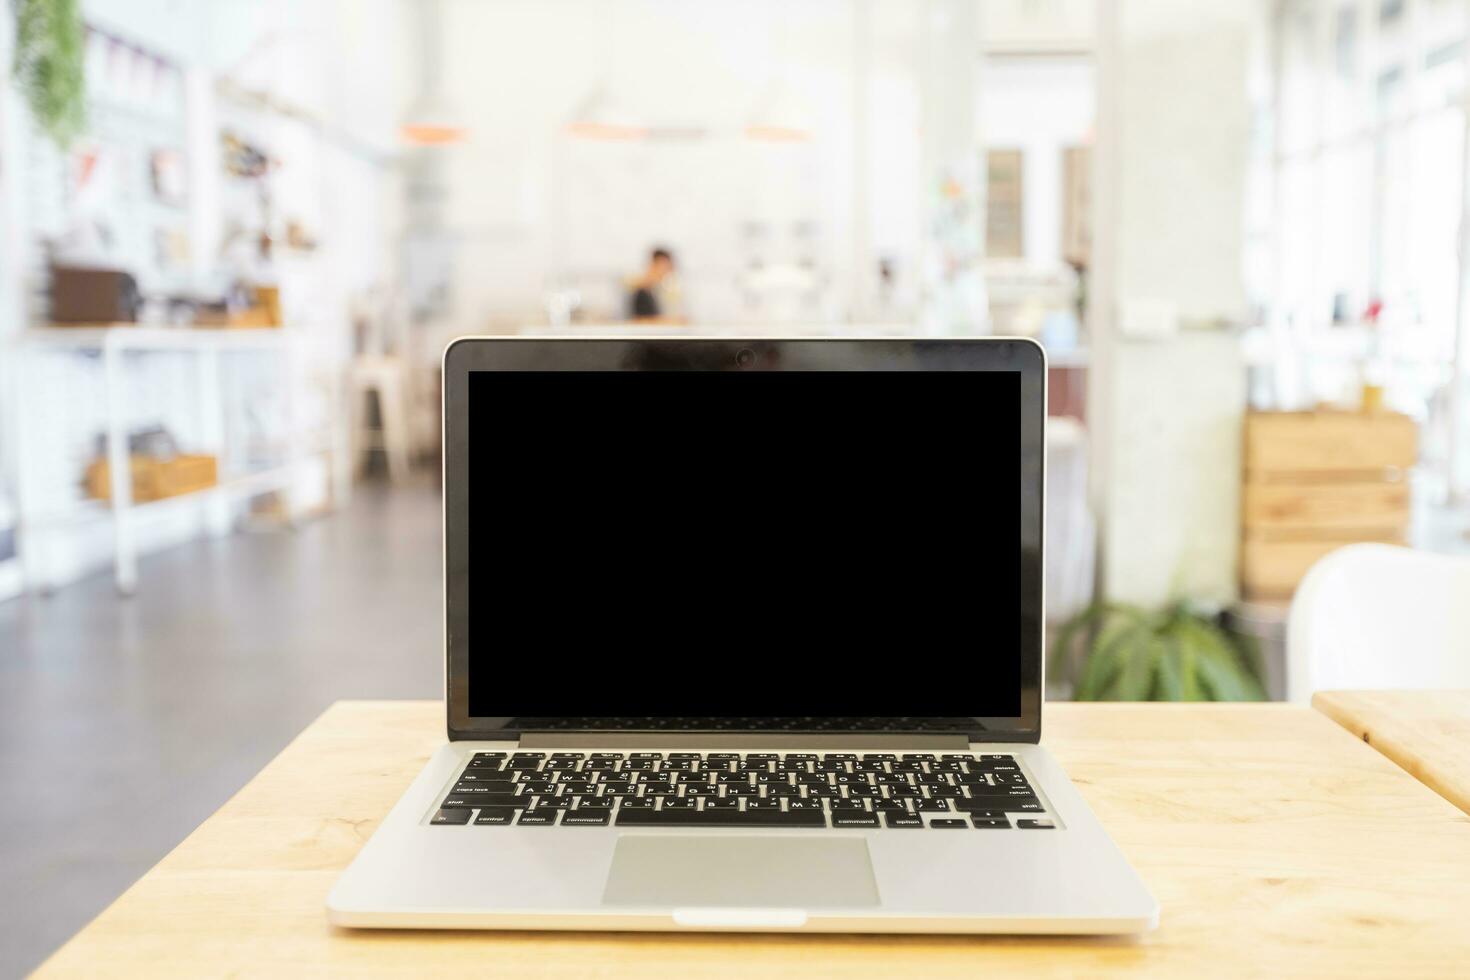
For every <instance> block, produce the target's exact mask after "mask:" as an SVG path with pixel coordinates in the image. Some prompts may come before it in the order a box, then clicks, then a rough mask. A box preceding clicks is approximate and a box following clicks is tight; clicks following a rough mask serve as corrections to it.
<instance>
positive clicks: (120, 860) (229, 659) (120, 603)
mask: <svg viewBox="0 0 1470 980" xmlns="http://www.w3.org/2000/svg"><path fill="white" fill-rule="evenodd" d="M439 549H440V532H439V501H438V497H437V495H436V494H435V492H434V491H433V490H432V489H430V488H424V489H411V490H399V491H394V492H391V493H390V492H387V491H385V490H373V489H366V490H363V491H360V492H359V493H358V495H357V496H356V497H355V498H354V500H353V503H352V505H351V506H350V507H349V508H347V509H346V510H345V511H343V512H342V513H340V514H338V515H336V516H333V517H329V518H325V519H323V520H320V521H317V522H315V523H311V524H308V525H306V526H305V527H303V528H302V529H300V530H299V531H296V532H282V533H269V534H253V535H247V534H236V535H232V536H230V537H228V538H224V539H219V540H209V541H199V542H196V543H194V544H191V545H187V546H185V547H181V548H176V549H173V550H170V551H167V552H164V553H161V554H158V555H155V556H153V557H150V558H148V559H146V560H145V561H144V562H143V565H142V573H141V577H140V589H139V593H138V595H137V596H135V597H134V598H132V599H127V600H124V599H120V598H118V596H117V594H116V593H115V592H114V591H113V587H112V579H111V576H110V575H97V576H94V577H92V578H90V579H88V580H87V581H85V582H82V583H79V584H77V585H74V586H71V587H68V588H65V589H63V590H61V591H59V592H58V593H57V594H55V595H53V596H50V597H48V598H22V599H18V600H15V601H12V602H9V603H0V978H4V977H12V976H18V975H21V974H23V973H24V972H25V971H27V970H28V969H30V968H32V967H34V966H35V965H37V964H38V963H39V962H40V961H41V960H42V959H43V958H45V956H46V955H47V954H49V953H50V952H51V951H52V950H53V949H54V948H56V947H57V946H58V945H60V944H61V943H62V942H64V941H65V940H66V939H67V938H68V937H69V936H71V935H72V934H73V933H74V932H76V931H77V930H78V929H80V928H81V927H82V926H83V925H85V924H86V923H87V921H88V920H90V919H91V918H92V917H93V916H95V915H96V914H97V913H98V912H100V911H101V910H102V909H103V908H104V907H105V906H106V905H107V904H108V903H109V902H111V901H112V900H113V899H114V898H116V897H117V895H118V894H120V893H121V892H122V891H123V889H125V888H126V887H127V886H128V885H129V884H130V883H131V882H132V881H133V880H134V879H136V878H137V877H138V876H139V875H141V874H142V873H143V872H144V871H146V870H147V869H148V868H149V867H150V866H152V865H153V864H154V863H155V862H157V861H158V860H159V859H160V858H161V857H163V856H164V854H166V853H167V852H168V851H169V850H170V849H171V848H172V847H173V846H174V845H175V844H177V843H178V842H179V841H180V840H182V839H183V838H184V836H185V835H187V834H188V833H189V831H191V830H192V829H193V828H194V827H195V826H197V825H198V824H199V823H200V822H201V821H202V820H204V818H205V817H207V816H209V814H210V813H212V812H213V811H214V810H215V809H216V808H218V807H219V806H220V804H222V803H224V802H225V800H226V799H228V798H229V797H230V796H231V795H232V794H233V793H234V792H235V791H236V790H238V789H239V788H240V787H241V786H242V785H243V784H244V783H245V782H246V781H248V780H249V779H250V777H251V776H253V775H254V774H255V773H256V772H257V771H258V770H259V769H260V768H261V767H262V766H264V765H265V763H266V762H268V761H269V760H270V759H271V757H272V756H274V755H275V754H276V753H277V752H279V751H280V749H281V748H282V747H284V746H285V745H286V743H287V742H288V741H290V740H291V738H292V737H293V736H295V735H296V734H297V733H298V732H299V731H300V730H301V729H302V728H303V727H305V726H306V724H307V723H308V722H310V721H311V720H312V719H313V718H314V717H316V715H317V714H319V713H320V712H321V711H322V709H324V708H325V707H326V706H327V705H328V704H330V703H331V702H332V701H334V700H336V699H338V698H434V697H440V696H441V695H442V688H441V684H442V671H443V660H442V656H441V642H442V641H441V638H440V564H439ZM104 972H105V971H104Z"/></svg>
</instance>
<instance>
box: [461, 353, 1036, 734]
mask: <svg viewBox="0 0 1470 980" xmlns="http://www.w3.org/2000/svg"><path fill="white" fill-rule="evenodd" d="M1020 444H1021V386H1020V374H1019V373H1014V372H968V371H964V372H961V371H953V372H946V371H939V372H908V371H904V372H858V371H850V372H799V371H752V372H698V371H688V372H684V371H668V372H659V371H606V372H560V371H557V372H499V371H497V372H483V371H477V372H471V374H470V379H469V445H470V466H469V488H468V489H469V502H470V507H469V525H468V534H469V544H470V548H469V596H470V603H469V610H468V612H469V620H468V627H469V629H468V646H469V651H470V655H469V678H468V680H469V689H470V713H471V715H474V716H519V717H529V718H539V719H558V718H560V719H567V718H583V717H587V718H593V717H595V718H607V717H619V718H652V719H673V718H690V717H695V718H737V717H738V718H757V719H759V718H770V719H783V718H849V717H866V718H898V717H912V718H942V717H947V716H956V717H967V716H992V717H1010V716H1016V715H1018V714H1019V713H1020V692H1021V682H1020V665H1021V610H1020V603H1021V584H1020V575H1021V531H1020V498H1021V471H1020V468H1021V461H1020V457H1021V450H1020Z"/></svg>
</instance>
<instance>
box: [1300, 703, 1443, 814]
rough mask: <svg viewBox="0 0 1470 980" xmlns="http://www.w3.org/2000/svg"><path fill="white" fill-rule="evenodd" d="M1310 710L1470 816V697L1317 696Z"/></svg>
mask: <svg viewBox="0 0 1470 980" xmlns="http://www.w3.org/2000/svg"><path fill="white" fill-rule="evenodd" d="M1312 707H1314V708H1316V709H1317V710H1318V711H1320V712H1322V713H1323V714H1325V715H1326V716H1327V717H1329V718H1331V719H1332V720H1333V721H1335V722H1337V723H1338V724H1339V725H1341V726H1342V727H1343V728H1346V729H1347V730H1348V731H1350V732H1352V733H1353V734H1354V735H1356V736H1358V738H1361V739H1362V740H1363V741H1365V742H1367V743H1368V744H1369V745H1371V746H1373V747H1374V748H1375V749H1377V750H1378V751H1379V752H1382V753H1383V754H1384V755H1386V756H1388V757H1389V758H1390V759H1392V760H1393V761H1394V762H1396V763H1398V764H1399V765H1400V766H1401V767H1403V769H1404V771H1405V772H1408V773H1410V774H1411V775H1412V776H1413V777H1414V778H1415V779H1417V780H1419V781H1420V782H1421V783H1423V784H1424V785H1425V786H1428V787H1429V788H1430V789H1432V790H1434V791H1435V792H1436V793H1438V794H1439V795H1440V796H1443V797H1444V798H1445V799H1447V800H1449V801H1450V802H1451V803H1453V804H1454V805H1455V806H1457V807H1459V808H1460V809H1461V810H1464V811H1465V812H1466V813H1470V691H1321V692H1319V693H1317V694H1316V695H1314V696H1313V697H1312Z"/></svg>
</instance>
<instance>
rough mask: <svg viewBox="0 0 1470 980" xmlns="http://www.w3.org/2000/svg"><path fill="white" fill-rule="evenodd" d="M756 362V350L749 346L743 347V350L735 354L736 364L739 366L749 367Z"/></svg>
mask: <svg viewBox="0 0 1470 980" xmlns="http://www.w3.org/2000/svg"><path fill="white" fill-rule="evenodd" d="M754 363H755V351H753V350H751V349H750V348H749V347H746V348H743V349H741V351H740V352H739V353H738V354H736V355H735V364H736V366H737V367H742V368H748V367H750V366H751V365H753V364H754Z"/></svg>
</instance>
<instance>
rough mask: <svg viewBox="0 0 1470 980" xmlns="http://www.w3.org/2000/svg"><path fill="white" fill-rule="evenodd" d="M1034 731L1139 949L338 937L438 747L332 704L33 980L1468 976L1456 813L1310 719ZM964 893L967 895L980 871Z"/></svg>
mask: <svg viewBox="0 0 1470 980" xmlns="http://www.w3.org/2000/svg"><path fill="white" fill-rule="evenodd" d="M1044 724H1045V736H1044V740H1045V742H1046V744H1047V745H1049V746H1050V747H1051V749H1052V751H1053V752H1055V754H1056V755H1057V756H1058V758H1059V759H1060V760H1061V762H1062V764H1063V765H1064V766H1066V768H1067V769H1068V771H1069V772H1070V773H1071V775H1072V777H1073V778H1074V780H1075V781H1076V782H1077V784H1078V785H1079V787H1080V789H1081V791H1082V794H1083V795H1084V796H1085V797H1087V799H1088V801H1089V803H1090V804H1091V805H1092V807H1093V808H1094V809H1095V810H1096V811H1097V815H1098V816H1099V818H1101V820H1102V822H1103V824H1104V825H1105V826H1106V827H1107V828H1108V829H1109V831H1110V832H1111V833H1112V835H1113V837H1114V839H1115V840H1117V842H1118V844H1119V846H1120V847H1122V849H1123V851H1124V852H1125V853H1126V854H1127V855H1128V857H1129V859H1130V860H1131V861H1132V862H1133V863H1134V866H1135V867H1137V868H1138V870H1139V873H1140V874H1141V875H1142V876H1143V878H1144V880H1145V881H1146V882H1147V884H1148V885H1149V887H1150V888H1151V889H1152V890H1153V892H1154V894H1155V896H1156V897H1157V898H1158V900H1159V902H1160V904H1161V905H1162V908H1163V913H1162V919H1161V925H1160V928H1159V929H1158V930H1157V931H1155V932H1152V933H1149V934H1147V935H1145V936H1143V937H1142V938H1139V939H1134V938H1121V939H1120V938H1045V937H1042V938H1036V937H1029V938H1028V937H961V936H934V937H930V936H876V935H869V936H815V935H813V936H801V935H728V934H727V935H700V934H689V933H678V934H659V933H639V934H612V933H601V934H599V933H525V932H517V933H488V932H486V933H471V932H454V933H433V932H399V933H394V932H353V931H348V930H340V929H335V928H333V927H331V926H329V925H328V924H327V921H326V913H325V911H324V908H323V903H324V901H325V899H326V895H327V891H328V890H329V889H330V888H331V886H332V883H333V881H334V880H335V879H336V877H337V875H338V873H339V872H340V871H341V870H342V869H343V868H344V867H346V865H347V863H348V862H349V861H350V860H351V859H352V857H353V855H354V854H355V853H356V852H357V850H358V848H359V847H360V846H361V845H362V843H363V842H364V841H365V840H366V839H367V838H368V835H369V834H371V833H372V831H373V828H374V827H375V826H377V823H378V821H379V820H380V819H381V818H382V817H383V815H384V814H386V812H387V811H388V809H389V808H390V807H391V806H392V805H393V803H394V802H395V801H396V800H397V798H398V796H399V794H400V793H401V792H402V791H403V790H404V789H405V788H406V787H407V786H408V784H409V781H410V780H411V779H412V778H413V777H414V776H415V775H416V774H417V773H418V770H419V768H420V767H421V766H422V765H423V764H424V762H425V761H426V760H427V759H428V757H429V754H430V752H431V751H432V750H433V749H434V748H435V746H436V745H437V744H439V743H440V742H441V741H442V740H443V738H444V734H443V732H444V717H443V709H442V707H441V706H440V705H439V704H437V703H428V702H343V703H339V704H336V705H334V706H333V707H332V708H330V709H329V710H328V711H327V712H326V713H325V714H324V715H323V716H322V717H321V718H320V719H318V720H317V721H316V722H315V723H313V724H312V725H311V727H310V728H308V729H307V730H306V731H305V732H304V733H303V734H302V735H301V736H300V737H299V738H297V739H296V741H294V742H293V743H292V744H291V745H290V746H289V747H288V748H287V749H286V750H285V751H284V752H282V753H281V755H280V756H279V757H277V758H276V759H275V760H274V761H273V762H271V763H270V765H268V766H267V767H266V768H265V769H264V770H263V771H262V772H261V773H260V775H259V776H257V777H256V778H255V779H254V780H253V781H252V782H251V783H250V784H249V785H247V786H246V787H245V788H244V789H243V790H241V791H240V793H239V794H237V795H236V796H235V797H234V798H233V799H232V800H230V801H229V802H228V803H227V804H226V805H225V806H224V807H223V808H222V809H220V811H219V812H218V813H216V814H215V815H214V816H212V817H211V818H210V819H209V820H207V821H206V822H205V823H204V824H203V825H202V826H201V827H200V828H199V829H198V830H196V831H195V832H194V833H193V834H192V835H190V836H189V837H188V839H186V840H185V841H184V842H183V843H182V844H180V845H179V847H178V848H177V849H175V850H174V851H173V853H171V854H169V855H168V856H167V857H166V858H164V860H163V861H161V862H160V863H159V864H158V866H157V867H155V868H154V869H153V870H152V871H150V872H149V873H148V874H146V875H145V876H144V877H143V878H142V879H140V880H139V881H138V882H137V883H136V884H135V885H133V887H132V888H130V889H129V890H128V891H127V892H126V893H125V894H124V895H123V896H122V897H121V898H119V899H118V900H117V901H116V902H115V903H114V904H113V905H112V906H111V907H110V908H108V909H107V910H106V911H104V912H103V913H102V914H101V915H100V916H99V917H98V918H97V919H96V920H95V921H93V922H92V923H91V925H89V926H87V928H86V929H84V930H83V931H82V932H81V933H79V934H78V935H77V936H76V937H75V938H74V939H72V940H71V942H69V943H68V944H67V945H66V946H64V947H62V949H61V950H60V951H58V952H57V953H56V954H55V955H54V956H53V957H52V958H51V959H50V960H49V961H48V962H47V963H45V964H44V965H43V966H42V968H41V970H40V975H42V976H94V975H97V974H99V973H102V974H106V975H109V976H112V975H143V976H149V977H156V976H189V977H195V976H215V975H231V976H261V977H280V976H289V975H294V974H301V973H313V974H319V975H351V976H363V975H399V976H419V975H428V976H440V977H460V976H470V975H475V976H479V975H506V976H509V975H514V976H529V977H540V976H553V977H587V976H596V977H601V978H616V977H639V978H643V977H670V978H674V977H679V978H682V977H710V976H713V977H738V978H741V980H751V978H765V977H785V976H791V977H802V978H804V980H809V978H812V977H817V976H833V975H841V976H843V977H854V976H888V977H926V978H933V977H936V976H955V977H981V976H987V975H995V976H1014V975H1018V974H1022V973H1024V974H1027V975H1031V974H1035V975H1042V976H1055V977H1082V976H1086V977H1097V976H1112V975H1129V976H1133V975H1148V976H1159V977H1171V978H1175V977H1198V976H1229V977H1238V976H1247V975H1254V976H1263V975H1269V976H1272V977H1279V976H1288V975H1314V976H1327V977H1345V976H1375V977H1382V976H1394V977H1405V976H1432V977H1446V976H1456V975H1458V976H1466V975H1467V974H1470V927H1467V922H1470V912H1467V910H1470V817H1467V816H1466V815H1465V814H1464V813H1462V812H1460V811H1459V810H1457V809H1455V808H1454V807H1453V806H1451V805H1450V804H1449V803H1447V802H1446V801H1445V800H1443V799H1441V798H1440V797H1439V796H1438V795H1436V794H1435V793H1433V792H1431V791H1430V790H1429V789H1428V788H1427V787H1425V786H1424V785H1422V784H1420V783H1419V782H1417V781H1416V780H1414V779H1413V778H1411V777H1410V776H1408V775H1407V774H1406V773H1404V772H1403V771H1402V770H1401V769H1399V768H1398V767H1397V766H1395V765H1393V764H1392V763H1391V762H1389V761H1388V760H1387V759H1385V758H1384V757H1383V756H1381V755H1379V754H1378V753H1377V752H1374V751H1373V750H1372V749H1371V748H1369V747H1368V746H1366V745H1364V744H1363V743H1362V741H1361V740H1359V739H1355V738H1352V737H1350V736H1349V735H1348V734H1347V733H1345V732H1344V731H1343V730H1342V729H1341V728H1339V727H1338V726H1337V725H1335V724H1333V723H1332V722H1331V721H1329V720H1328V719H1327V718H1326V717H1325V716H1323V715H1322V714H1320V713H1319V712H1316V711H1313V710H1311V709H1309V708H1306V707H1298V706H1289V705H1070V704H1058V705H1053V706H1049V707H1048V708H1047V709H1046V716H1045V722H1044ZM976 887H977V888H983V887H985V882H984V879H983V877H980V876H977V880H976Z"/></svg>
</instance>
